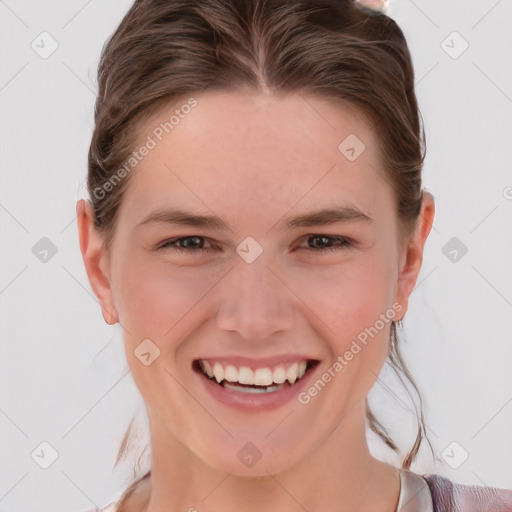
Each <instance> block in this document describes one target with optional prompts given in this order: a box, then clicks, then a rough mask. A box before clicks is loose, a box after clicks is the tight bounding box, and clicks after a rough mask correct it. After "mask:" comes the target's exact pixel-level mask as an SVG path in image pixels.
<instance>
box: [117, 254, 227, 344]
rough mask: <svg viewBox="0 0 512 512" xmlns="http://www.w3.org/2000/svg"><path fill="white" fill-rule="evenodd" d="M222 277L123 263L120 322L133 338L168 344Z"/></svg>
mask: <svg viewBox="0 0 512 512" xmlns="http://www.w3.org/2000/svg"><path fill="white" fill-rule="evenodd" d="M221 277H222V274H219V273H218V272H214V271H212V270H211V269H210V270H209V271H207V270H206V269H200V268H199V267H181V268H180V267H177V266H175V265H171V264H169V263H166V262H164V261H155V262H153V263H149V264H148V263H147V261H146V262H144V261H142V260H140V261H138V260H137V259H135V258H133V259H130V260H128V259H126V260H125V261H123V262H120V264H119V266H118V273H117V276H116V282H117V283H119V287H118V290H117V292H118V293H117V294H116V306H117V307H118V311H119V315H120V320H121V322H123V325H125V326H126V328H127V330H128V331H129V332H130V334H131V336H132V337H136V338H137V337H138V338H140V337H141V336H142V338H150V339H155V340H162V341H163V340H164V339H166V343H167V340H168V339H170V338H173V337H174V336H173V335H172V334H171V332H172V331H173V330H174V329H176V328H177V327H178V326H179V323H180V322H181V320H184V319H186V318H187V316H188V315H193V314H194V308H196V307H197V306H198V305H199V304H200V303H201V299H202V298H203V297H205V295H207V293H208V291H209V290H210V289H211V288H212V287H213V286H214V284H215V283H216V282H217V281H218V280H219V279H220V278H221ZM176 332H179V329H177V330H176Z"/></svg>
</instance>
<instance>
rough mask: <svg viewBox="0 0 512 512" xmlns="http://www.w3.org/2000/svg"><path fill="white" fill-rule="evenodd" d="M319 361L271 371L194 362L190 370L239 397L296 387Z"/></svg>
mask: <svg viewBox="0 0 512 512" xmlns="http://www.w3.org/2000/svg"><path fill="white" fill-rule="evenodd" d="M318 363H319V361H317V360H313V359H311V360H306V361H296V362H294V363H289V364H286V365H277V366H273V367H263V368H249V367H247V366H239V367H238V366H234V365H229V364H228V365H225V364H221V363H218V362H216V363H213V364H212V363H210V362H209V361H207V360H205V359H200V360H195V361H194V362H193V368H194V370H195V371H196V372H199V373H200V374H202V375H204V376H205V377H206V378H208V379H210V380H211V381H213V382H214V383H216V384H218V385H219V386H222V387H223V388H225V389H230V390H232V391H238V392H240V393H253V394H254V393H274V392H276V391H280V390H284V389H287V388H291V387H292V386H294V385H296V384H297V383H298V382H299V381H300V380H301V379H302V378H303V377H304V375H306V374H307V373H308V372H309V371H311V369H312V368H314V367H315V366H316V365H317V364H318Z"/></svg>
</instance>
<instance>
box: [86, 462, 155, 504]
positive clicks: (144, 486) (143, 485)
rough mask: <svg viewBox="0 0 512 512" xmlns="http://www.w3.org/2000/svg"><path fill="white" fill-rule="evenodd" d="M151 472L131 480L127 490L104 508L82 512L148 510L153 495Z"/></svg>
mask: <svg viewBox="0 0 512 512" xmlns="http://www.w3.org/2000/svg"><path fill="white" fill-rule="evenodd" d="M150 474H151V472H150V471H149V472H147V473H146V474H145V475H144V476H142V477H138V478H136V479H135V480H133V481H132V482H131V484H130V485H129V486H128V487H127V488H126V490H124V491H122V492H119V493H118V495H117V497H116V499H115V500H113V501H111V502H110V503H109V504H108V505H107V506H106V507H104V508H93V509H90V510H83V511H82V512H143V511H145V510H147V507H148V504H149V498H150V495H151V478H150Z"/></svg>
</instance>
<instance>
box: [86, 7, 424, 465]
mask: <svg viewBox="0 0 512 512" xmlns="http://www.w3.org/2000/svg"><path fill="white" fill-rule="evenodd" d="M98 82H99V94H98V98H97V101H96V109H95V129H94V133H93V136H92V142H91V146H90V150H89V168H88V182H87V184H88V189H89V193H90V196H91V202H92V205H93V209H94V221H95V225H96V227H97V228H98V229H99V230H100V231H101V232H102V234H103V235H104V240H105V245H106V247H109V246H110V243H111V240H112V236H113V233H114V230H115V223H116V213H117V211H118V207H119V205H120V203H121V200H122V197H123V193H124V190H125V189H126V187H127V185H128V183H129V179H130V176H131V174H130V173H126V172H125V173H123V176H124V175H125V176H124V177H123V179H120V180H117V182H116V183H115V184H114V185H113V186H109V187H108V189H109V190H108V193H105V190H106V188H105V186H104V185H105V183H106V182H108V181H109V180H110V183H113V182H112V178H114V177H115V176H116V173H117V177H119V169H120V168H121V166H123V164H124V163H125V162H126V161H127V160H128V159H129V158H130V154H131V152H133V150H134V144H135V142H136V140H137V136H138V133H137V126H139V125H140V123H139V121H140V120H141V119H142V118H147V117H149V116H150V115H152V114H153V113H155V112H156V111H158V110H159V109H161V108H162V107H164V106H167V105H169V104H170V102H172V101H175V100H177V99H179V98H183V97H186V96H187V95H192V94H197V93H199V92H200V91H203V90H210V91H211V90H224V91H230V90H231V91H234V90H236V89H241V88H244V89H247V88H249V89H250V90H254V91H255V92H258V91H263V90H264V89H268V90H270V91H271V92H274V93H276V94H278V93H289V92H294V91H297V92H300V93H301V94H302V93H304V94H313V95H317V96H321V97H323V98H329V99H332V100H333V101H340V102H343V103H344V104H348V105H351V106H354V107H356V108H357V110H358V112H361V113H362V114H363V115H364V116H365V119H367V120H369V122H370V123H371V124H372V125H373V127H374V130H375V131H376V133H377V134H378V143H379V147H380V153H381V155H382V167H383V172H384V177H385V178H386V179H387V180H388V181H389V183H390V184H391V186H392V188H393V190H394V192H395V197H396V203H397V213H398V217H399V220H400V224H399V225H400V229H401V231H402V233H403V234H410V233H412V230H414V229H415V227H416V226H417V221H418V217H419V213H420V209H421V203H422V190H421V169H422V166H423V161H424V157H425V147H426V144H425V134H424V130H423V126H422V124H420V112H419V109H418V104H417V99H416V95H415V92H414V71H413V66H412V62H411V56H410V53H409V49H408V47H407V43H406V40H405V37H404V35H403V33H402V31H401V29H400V28H399V27H398V25H397V24H396V22H395V21H393V20H392V19H391V18H390V17H388V16H386V15H385V14H383V13H380V12H377V11H373V10H371V9H369V8H366V7H363V6H362V5H360V4H358V3H354V2H353V1H351V0H138V1H136V2H135V3H134V4H133V6H132V7H131V8H130V10H129V11H128V13H127V14H126V16H125V17H124V19H123V20H122V22H121V24H120V25H119V27H118V28H117V30H116V31H115V33H114V34H113V36H112V37H111V38H110V39H109V40H108V42H107V43H106V45H105V46H104V48H103V51H102V55H101V60H100V64H99V69H98ZM377 127H378V128H377ZM98 190H100V191H102V192H100V193H98ZM389 360H390V364H391V367H392V368H393V369H394V370H395V372H396V373H397V375H398V377H399V378H400V380H401V381H402V383H403V380H402V378H401V377H400V375H399V373H402V374H403V375H404V376H405V377H406V378H407V379H408V380H409V381H410V382H411V384H412V385H413V387H414V390H415V392H416V393H417V395H418V397H419V399H420V413H419V418H418V414H417V420H418V431H417V437H416V441H415V443H414V445H413V446H412V448H411V450H410V451H409V453H408V454H407V456H406V457H405V458H404V459H403V461H402V467H404V468H409V467H410V465H411V463H412V461H413V460H414V458H415V457H416V455H417V452H418V450H419V447H420V444H421V442H422V439H423V436H425V438H426V439H427V441H428V437H427V436H426V432H425V425H424V421H423V413H422V407H421V395H420V393H419V391H418V389H417V387H416V385H415V384H414V381H413V380H412V378H411V376H410V374H409V372H408V371H407V368H406V366H405V364H404V361H403V359H402V357H401V354H400V351H399V348H398V341H397V335H396V324H395V323H394V322H393V323H392V325H391V343H390V351H389ZM366 408H367V419H368V424H369V426H370V428H371V429H372V431H373V432H375V433H376V434H377V435H378V436H379V437H380V438H381V439H382V440H383V441H384V442H385V443H386V445H388V446H389V447H390V448H391V449H393V450H394V451H395V452H397V453H398V451H399V450H398V447H397V446H396V445H395V443H394V442H393V440H392V439H391V437H390V436H389V435H388V433H387V431H386V429H385V428H384V427H383V425H382V424H381V423H380V422H379V421H378V420H377V419H376V418H375V416H374V415H373V413H372V412H371V410H370V407H369V405H368V401H367V402H366ZM127 435H128V432H127ZM429 444H430V442H429ZM123 446H126V436H125V439H124V440H123ZM431 448H432V447H431ZM120 453H121V451H120ZM118 460H119V458H118Z"/></svg>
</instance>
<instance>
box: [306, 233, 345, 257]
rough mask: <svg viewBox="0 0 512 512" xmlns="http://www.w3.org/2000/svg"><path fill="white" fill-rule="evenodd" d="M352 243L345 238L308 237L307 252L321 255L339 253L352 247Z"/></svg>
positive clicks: (328, 236)
mask: <svg viewBox="0 0 512 512" xmlns="http://www.w3.org/2000/svg"><path fill="white" fill-rule="evenodd" d="M351 246H352V243H351V242H350V241H349V240H348V239H347V238H345V237H343V236H330V235H308V247H305V249H306V250H309V251H313V252H320V253H327V252H331V253H332V252H337V251H340V250H342V249H345V248H348V247H351Z"/></svg>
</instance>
